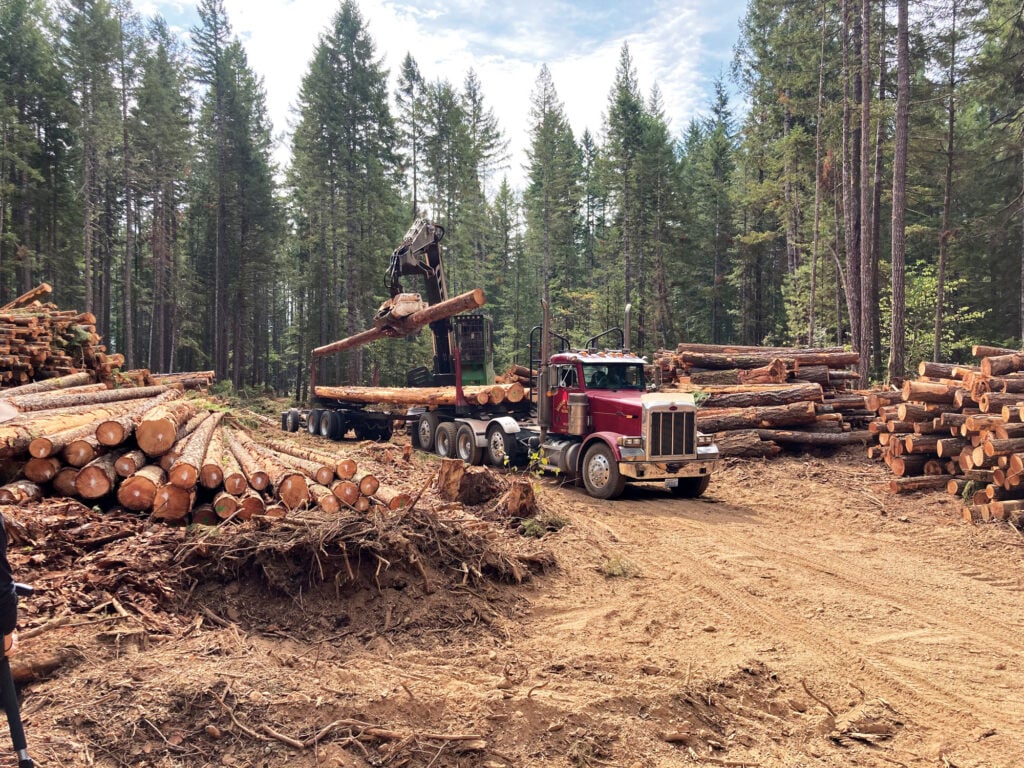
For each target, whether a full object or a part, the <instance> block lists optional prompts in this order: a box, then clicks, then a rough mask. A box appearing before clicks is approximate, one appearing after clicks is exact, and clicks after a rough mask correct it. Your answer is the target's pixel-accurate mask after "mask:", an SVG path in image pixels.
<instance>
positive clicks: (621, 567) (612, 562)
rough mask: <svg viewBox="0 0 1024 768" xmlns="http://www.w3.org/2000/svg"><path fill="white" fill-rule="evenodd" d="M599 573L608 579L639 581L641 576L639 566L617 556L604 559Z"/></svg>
mask: <svg viewBox="0 0 1024 768" xmlns="http://www.w3.org/2000/svg"><path fill="white" fill-rule="evenodd" d="M600 571H601V573H602V574H603V575H604V576H606V577H608V578H609V579H639V578H640V577H641V576H642V575H643V572H642V571H641V570H640V566H639V565H637V564H636V563H634V562H633V561H632V560H629V559H627V558H625V557H619V556H618V555H616V556H614V557H608V558H605V559H604V560H603V561H602V562H601V566H600Z"/></svg>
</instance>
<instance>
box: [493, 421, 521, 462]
mask: <svg viewBox="0 0 1024 768" xmlns="http://www.w3.org/2000/svg"><path fill="white" fill-rule="evenodd" d="M487 461H488V463H490V464H491V465H493V466H495V467H503V466H505V465H506V464H508V465H510V466H511V465H512V464H515V463H516V441H515V438H514V437H512V435H510V434H508V433H507V432H505V430H504V429H502V428H501V426H499V425H498V424H492V425H491V426H490V428H489V429H488V430H487Z"/></svg>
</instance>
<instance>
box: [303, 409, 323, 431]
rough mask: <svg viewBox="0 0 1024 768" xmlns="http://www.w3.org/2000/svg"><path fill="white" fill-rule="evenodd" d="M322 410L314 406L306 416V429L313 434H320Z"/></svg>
mask: <svg viewBox="0 0 1024 768" xmlns="http://www.w3.org/2000/svg"><path fill="white" fill-rule="evenodd" d="M321 413H322V411H321V410H320V409H319V408H314V409H313V410H311V411H310V412H309V415H308V416H307V417H306V430H307V431H308V432H309V434H311V435H319V434H320V414H321Z"/></svg>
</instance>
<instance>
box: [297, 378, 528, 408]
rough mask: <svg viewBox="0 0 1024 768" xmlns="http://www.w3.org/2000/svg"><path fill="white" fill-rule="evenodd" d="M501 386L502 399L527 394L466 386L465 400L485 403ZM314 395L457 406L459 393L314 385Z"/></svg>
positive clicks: (515, 386) (507, 387) (508, 387)
mask: <svg viewBox="0 0 1024 768" xmlns="http://www.w3.org/2000/svg"><path fill="white" fill-rule="evenodd" d="M495 388H501V390H502V391H503V392H504V400H503V402H509V403H519V402H522V401H523V399H524V398H525V396H526V393H525V390H524V389H523V385H522V384H520V383H518V382H515V383H512V384H492V385H486V386H473V387H463V388H462V391H463V394H464V395H465V398H466V401H467V402H469V403H477V404H479V405H486V404H487V403H489V402H490V401H491V396H490V392H491V390H492V389H495ZM313 391H314V394H316V396H317V397H320V398H323V399H324V400H338V401H340V402H346V403H358V404H361V405H377V404H381V403H385V404H388V405H403V406H409V405H424V406H430V405H456V404H457V402H456V401H457V398H458V393H457V391H456V389H455V387H315V388H314V390H313Z"/></svg>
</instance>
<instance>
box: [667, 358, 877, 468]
mask: <svg viewBox="0 0 1024 768" xmlns="http://www.w3.org/2000/svg"><path fill="white" fill-rule="evenodd" d="M857 357H858V356H857V353H855V352H849V351H846V350H843V349H840V348H830V349H799V348H790V347H726V346H718V345H709V344H680V345H679V346H678V347H677V348H676V350H675V351H674V352H666V351H664V350H662V351H659V352H658V354H657V355H656V357H655V366H656V368H657V369H658V370H659V372H660V373H661V376H662V380H663V384H662V389H664V390H665V391H670V392H691V393H693V394H694V399H695V401H696V402H697V404H698V405H699V410H698V411H697V429H699V430H700V431H701V432H704V433H710V434H713V435H714V438H715V444H716V445H717V446H718V450H719V452H720V453H721V455H723V456H737V457H745V458H755V457H762V458H767V457H771V456H775V455H777V454H778V453H780V452H781V451H782V450H783V448H789V449H804V448H830V447H837V446H843V445H850V444H861V445H863V444H866V443H867V442H869V441H870V440H871V435H870V433H868V432H867V430H866V421H867V420H868V419H869V418H870V417H871V416H872V415H873V414H872V413H871V412H870V411H868V410H867V404H866V400H865V396H864V393H863V392H856V391H852V390H850V389H848V386H849V384H850V382H851V381H852V380H853V376H854V375H856V374H855V373H854V372H853V371H850V370H845V369H843V368H842V366H850V365H855V364H856V362H857ZM666 382H667V383H666Z"/></svg>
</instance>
